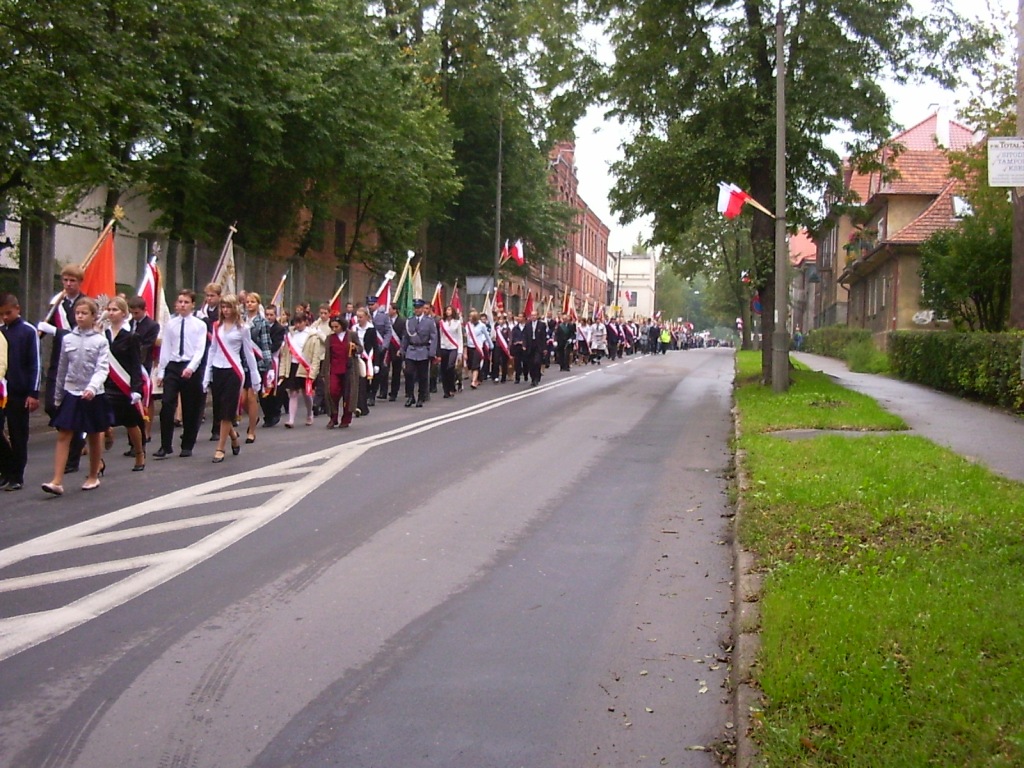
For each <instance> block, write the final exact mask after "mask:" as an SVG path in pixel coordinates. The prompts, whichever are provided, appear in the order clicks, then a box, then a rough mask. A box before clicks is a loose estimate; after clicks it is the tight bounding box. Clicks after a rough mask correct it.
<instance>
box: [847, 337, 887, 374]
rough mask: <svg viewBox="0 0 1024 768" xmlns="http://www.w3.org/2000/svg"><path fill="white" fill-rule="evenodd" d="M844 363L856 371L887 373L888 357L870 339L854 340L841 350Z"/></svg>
mask: <svg viewBox="0 0 1024 768" xmlns="http://www.w3.org/2000/svg"><path fill="white" fill-rule="evenodd" d="M843 357H844V358H845V359H846V364H847V366H849V368H850V370H851V371H855V372H857V373H888V372H889V357H888V355H886V354H885V352H883V351H882V350H880V349H878V347H876V346H875V343H874V342H873V341H871V340H870V339H866V340H863V341H855V342H853V343H852V344H850V345H848V346H847V347H846V349H845V350H844V352H843Z"/></svg>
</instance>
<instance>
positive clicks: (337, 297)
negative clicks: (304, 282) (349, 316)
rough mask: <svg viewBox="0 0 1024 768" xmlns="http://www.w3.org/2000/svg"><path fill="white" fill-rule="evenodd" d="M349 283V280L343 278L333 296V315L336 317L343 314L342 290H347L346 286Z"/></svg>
mask: <svg viewBox="0 0 1024 768" xmlns="http://www.w3.org/2000/svg"><path fill="white" fill-rule="evenodd" d="M346 285H348V280H342V281H341V285H339V286H338V290H336V291H335V292H334V295H333V296H331V310H330V311H331V317H335V316H337V315H340V314H341V292H342V291H344V290H345V286H346Z"/></svg>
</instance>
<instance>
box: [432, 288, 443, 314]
mask: <svg viewBox="0 0 1024 768" xmlns="http://www.w3.org/2000/svg"><path fill="white" fill-rule="evenodd" d="M430 306H431V307H433V309H434V314H435V315H437V316H438V317H444V286H443V285H442V284H441V283H438V284H437V286H436V287H435V288H434V297H433V298H432V299H431V300H430Z"/></svg>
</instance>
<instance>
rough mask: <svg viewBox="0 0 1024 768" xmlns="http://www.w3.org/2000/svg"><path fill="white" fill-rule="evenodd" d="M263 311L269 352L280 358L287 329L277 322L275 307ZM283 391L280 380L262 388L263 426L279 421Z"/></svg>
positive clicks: (275, 357)
mask: <svg viewBox="0 0 1024 768" xmlns="http://www.w3.org/2000/svg"><path fill="white" fill-rule="evenodd" d="M264 312H265V315H266V320H267V330H268V331H269V332H270V353H271V355H272V356H273V358H274V360H280V356H279V353H280V352H281V345H282V344H284V337H285V336H287V335H288V329H287V328H286V327H285V326H284V325H282V324H281V323H279V322H277V308H276V307H267V308H266V310H264ZM278 378H280V374H278ZM283 392H284V386H283V385H282V384H281V382H280V381H276V382H274V387H270V388H267V389H266V390H264V392H263V396H262V397H261V398H260V406H261V407H262V408H263V426H264V427H273V426H274V425H276V424H277V423H278V422H280V421H281V395H282V393H283Z"/></svg>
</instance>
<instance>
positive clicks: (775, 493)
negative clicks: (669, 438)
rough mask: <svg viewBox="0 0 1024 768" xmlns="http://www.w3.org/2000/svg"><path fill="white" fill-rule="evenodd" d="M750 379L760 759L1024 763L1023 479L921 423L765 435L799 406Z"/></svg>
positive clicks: (748, 540) (744, 532) (807, 382)
mask: <svg viewBox="0 0 1024 768" xmlns="http://www.w3.org/2000/svg"><path fill="white" fill-rule="evenodd" d="M800 378H801V377H800V376H799V372H796V373H795V375H794V382H796V380H797V379H800ZM818 381H821V380H820V379H807V378H803V379H802V382H803V386H804V387H806V392H805V394H806V396H807V397H812V396H814V395H813V392H814V390H815V382H818ZM825 383H826V384H828V385H831V382H828V381H826V382H825ZM795 386H796V385H794V388H795ZM755 389H757V390H764V389H765V388H764V387H760V386H754V385H752V384H750V383H745V384H741V386H740V387H739V390H738V391H737V402H738V405H739V409H740V413H741V424H742V425H743V426H744V430H743V436H742V437H741V438H740V445H739V447H740V448H742V449H743V451H744V453H745V456H746V459H745V467H746V469H747V472H748V477H749V480H750V483H749V487H748V488H746V489H745V490H743V491H741V493H742V495H743V497H744V502H745V510H744V515H743V517H742V519H741V520H740V530H739V536H740V539H741V541H742V542H743V544H744V545H745V546H748V547H750V548H751V549H753V550H755V551H756V552H758V554H759V555H760V558H761V562H762V564H763V565H764V566H765V568H766V571H767V573H766V577H765V581H764V591H763V594H762V599H761V621H762V626H761V639H762V648H761V656H760V660H759V666H758V668H757V669H756V670H755V673H756V674H757V676H758V682H759V684H760V686H761V688H762V690H763V691H764V693H765V699H766V707H765V711H764V716H763V718H762V719H761V720H760V723H761V727H760V728H759V729H758V731H757V734H756V735H757V738H758V740H759V742H760V745H761V749H762V757H763V759H764V762H765V764H766V765H768V766H778V767H781V766H786V768H790V767H791V766H835V765H844V766H858V767H859V766H879V767H882V766H885V767H886V768H892V767H896V768H901V767H902V766H906V767H907V768H911V766H913V767H914V768H917V767H918V766H1004V765H1005V766H1011V765H1024V664H1021V662H1020V659H1021V658H1022V656H1024V579H1022V578H1021V572H1022V568H1024V493H1022V490H1024V488H1022V486H1021V484H1019V483H1013V482H1011V481H1007V480H1003V479H1001V478H999V477H997V476H995V475H993V474H991V473H990V472H988V470H986V469H984V468H983V467H979V466H977V465H973V464H971V463H969V462H967V461H965V460H963V459H962V458H960V457H958V456H957V455H955V454H953V453H951V452H949V451H947V450H946V449H944V448H940V447H938V446H936V445H934V444H933V443H930V442H929V441H927V440H924V439H921V438H917V437H914V436H909V435H894V436H865V437H860V438H848V437H842V436H822V437H818V438H815V439H812V440H805V441H789V440H785V439H782V438H780V437H778V436H772V435H771V434H770V430H772V429H777V428H781V427H782V425H787V426H788V425H790V424H791V423H792V417H790V416H788V415H786V414H784V413H780V412H779V409H778V404H777V403H771V402H769V398H766V397H765V396H764V392H763V391H762V392H754V391H752V390H755ZM826 395H828V396H829V397H833V396H835V397H839V399H842V400H844V401H845V398H846V397H847V396H846V395H842V396H837V395H835V393H834V392H833V391H832V390H831V389H830V388H829V389H823V390H822V391H820V392H819V393H818V394H817V397H819V398H823V397H825V396H826ZM780 397H785V396H784V395H783V396H780ZM843 407H844V408H845V407H846V406H843ZM842 409H843V408H836V409H834V410H835V411H837V412H839V411H841V410H842ZM773 414H777V415H773ZM774 418H778V419H779V422H778V423H777V424H776V422H774V421H773V419H774ZM751 422H754V423H759V424H761V425H762V426H761V428H760V429H758V430H752V429H750V428H749V426H748V425H749V424H750V423H751Z"/></svg>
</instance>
